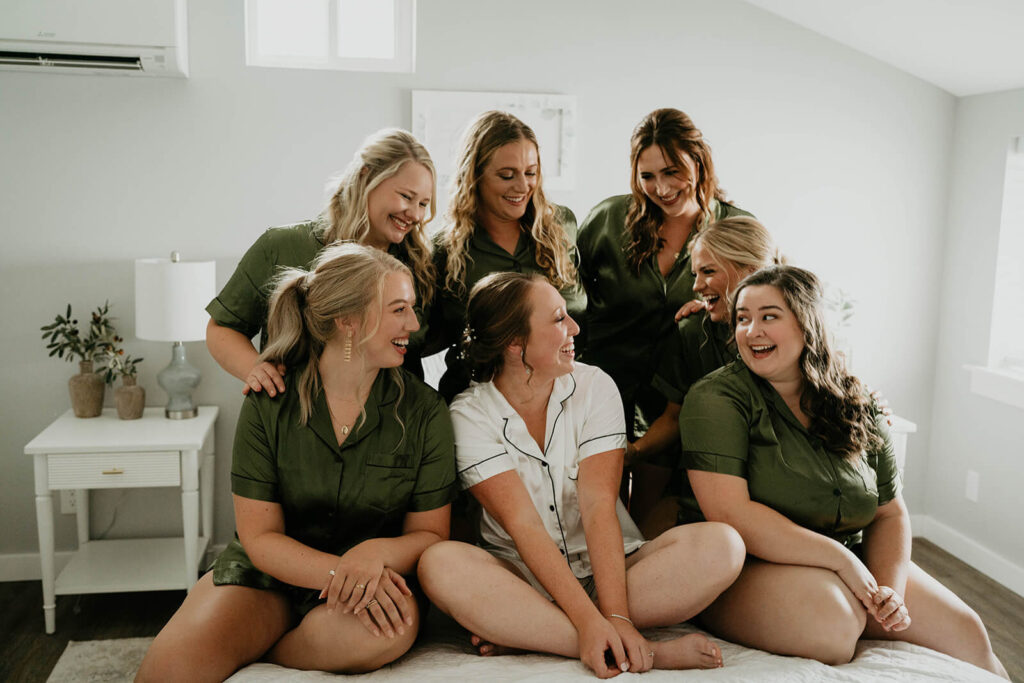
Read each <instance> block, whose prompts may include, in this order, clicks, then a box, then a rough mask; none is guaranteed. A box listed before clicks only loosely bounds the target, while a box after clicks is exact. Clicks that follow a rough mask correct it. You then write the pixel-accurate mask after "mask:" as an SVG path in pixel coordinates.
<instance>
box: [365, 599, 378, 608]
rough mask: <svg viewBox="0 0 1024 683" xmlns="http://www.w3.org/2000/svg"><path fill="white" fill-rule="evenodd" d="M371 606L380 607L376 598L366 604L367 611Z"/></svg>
mask: <svg viewBox="0 0 1024 683" xmlns="http://www.w3.org/2000/svg"><path fill="white" fill-rule="evenodd" d="M370 605H380V603H379V602H377V599H376V598H374V599H373V600H370V602H368V603H366V609H370Z"/></svg>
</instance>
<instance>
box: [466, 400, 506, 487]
mask: <svg viewBox="0 0 1024 683" xmlns="http://www.w3.org/2000/svg"><path fill="white" fill-rule="evenodd" d="M451 416H452V428H453V429H454V431H455V463H456V464H455V466H456V468H457V469H458V472H459V483H460V484H461V486H462V488H464V489H468V488H471V487H473V486H476V485H477V484H479V483H480V482H482V481H485V480H487V479H490V478H491V477H494V476H497V475H499V474H501V473H502V472H508V471H509V470H515V468H516V467H515V462H514V461H513V460H512V458H511V457H510V456H509V454H508V451H507V450H506V449H505V442H504V440H503V439H502V438H501V432H500V430H499V429H498V427H497V425H498V421H499V418H498V417H497V416H494V415H488V414H487V412H486V411H485V410H483V409H482V408H480V407H479V404H470V403H469V402H468V401H457V402H456V403H454V404H453V405H452V409H451Z"/></svg>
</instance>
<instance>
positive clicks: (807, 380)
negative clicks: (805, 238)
mask: <svg viewBox="0 0 1024 683" xmlns="http://www.w3.org/2000/svg"><path fill="white" fill-rule="evenodd" d="M758 285H767V286H770V287H775V288H776V289H777V290H779V292H780V293H781V294H782V298H783V299H784V300H785V302H786V305H787V306H788V307H789V309H790V310H791V311H792V312H793V314H794V315H795V316H796V320H797V323H798V324H799V325H800V329H801V330H802V331H803V335H804V349H803V351H802V352H801V353H800V360H799V364H800V373H801V374H802V375H803V378H804V389H803V394H802V395H801V396H800V408H801V409H802V410H803V411H804V412H805V413H806V414H807V416H808V417H810V419H811V427H810V429H811V431H812V432H814V433H815V434H817V435H818V436H820V437H822V440H823V441H824V443H825V446H826V448H828V449H829V450H830V451H833V452H835V453H840V454H841V455H842V456H843V457H844V458H846V459H847V460H856V459H857V458H859V457H860V455H861V452H862V451H863V450H865V449H869V448H875V447H877V446H879V445H881V437H879V435H878V433H877V431H876V429H875V418H876V416H877V408H876V406H875V404H874V402H873V401H872V399H871V397H870V396H869V395H868V393H867V391H866V389H865V387H864V385H863V384H862V383H861V381H860V380H859V379H857V378H856V377H854V376H853V375H851V374H849V373H848V372H847V371H846V364H845V363H844V361H843V357H842V356H841V355H839V354H837V353H836V352H835V351H833V350H832V348H831V347H830V345H829V335H828V331H827V330H826V327H825V316H824V314H823V312H822V307H821V299H822V288H821V283H820V281H819V280H818V278H817V276H815V275H814V273H812V272H810V271H807V270H804V269H802V268H796V267H794V266H770V267H768V268H763V269H761V270H759V271H757V272H756V273H754V274H752V275H750V276H748V277H746V278H744V279H743V280H742V281H741V282H740V284H739V285H738V286H737V287H736V293H735V295H734V297H733V303H732V306H731V314H730V319H731V321H732V326H733V329H735V328H736V303H735V302H736V301H738V300H739V297H740V293H741V292H742V291H743V290H744V289H745V288H746V287H753V286H758Z"/></svg>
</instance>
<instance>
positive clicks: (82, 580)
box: [25, 406, 217, 633]
mask: <svg viewBox="0 0 1024 683" xmlns="http://www.w3.org/2000/svg"><path fill="white" fill-rule="evenodd" d="M216 419H217V408H216V407H209V406H203V407H200V408H199V416H198V417H195V418H192V419H190V420H168V419H167V418H165V417H164V409H163V408H146V412H145V415H143V417H142V418H141V419H138V420H119V419H118V417H117V413H116V412H115V411H114V410H112V409H107V410H104V411H103V415H102V416H100V417H95V418H89V419H80V418H76V417H75V416H74V414H73V413H72V412H71V411H70V410H69V411H68V412H66V413H64V414H63V415H61V416H60V417H59V418H57V420H56V421H54V422H53V423H52V424H51V425H50V426H49V427H47V428H46V429H44V430H43V431H42V433H40V434H39V436H37V437H36V438H34V439H32V441H30V442H29V443H28V445H27V446H25V454H26V455H31V456H33V457H34V458H35V486H36V520H37V522H38V524H39V558H40V563H41V564H42V574H43V615H44V616H45V619H46V632H47V633H53V632H54V631H55V630H56V614H55V612H54V610H55V608H56V604H55V603H56V596H57V595H77V594H80V593H122V592H131V591H151V590H174V589H185V590H190V589H191V588H192V585H193V584H194V583H195V582H196V577H197V572H198V569H199V562H200V561H201V560H202V557H203V553H204V552H205V550H206V545H207V543H208V542H209V539H210V536H211V534H212V533H213V450H214V439H213V435H214V422H215V421H216ZM151 486H174V487H180V488H181V510H182V520H183V523H184V537H178V538H137V539H136V538H133V539H117V540H110V541H101V540H95V541H92V540H89V498H88V490H89V489H112V488H142V487H151ZM58 489H75V490H76V491H77V492H78V493H77V496H76V504H77V516H78V519H77V521H78V550H77V551H76V552H75V553H74V555H73V556H72V558H71V560H70V562H68V565H67V566H66V567H65V568H64V570H63V571H62V572H61V573H60V576H55V572H54V559H53V558H54V539H53V500H52V498H53V494H52V493H51V492H52V491H54V490H58ZM200 501H201V502H202V506H201V508H202V534H200V533H199V526H200V514H199V512H200Z"/></svg>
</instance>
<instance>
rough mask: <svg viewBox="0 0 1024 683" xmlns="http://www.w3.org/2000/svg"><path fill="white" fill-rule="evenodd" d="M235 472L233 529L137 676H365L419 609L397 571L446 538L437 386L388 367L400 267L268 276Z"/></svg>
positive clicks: (401, 342) (403, 276)
mask: <svg viewBox="0 0 1024 683" xmlns="http://www.w3.org/2000/svg"><path fill="white" fill-rule="evenodd" d="M278 282H279V283H278V286H277V290H276V292H275V294H274V295H273V297H272V299H271V303H270V316H269V319H268V328H269V329H268V331H269V344H268V345H267V348H266V349H265V350H264V351H263V353H262V354H260V362H267V363H272V364H273V363H281V362H284V361H285V360H287V361H288V362H289V363H290V364H291V367H292V369H291V371H290V372H289V373H288V374H287V375H286V376H285V378H284V380H285V383H286V384H285V386H286V387H287V390H286V391H285V392H284V393H283V394H281V395H280V396H278V398H271V397H270V396H269V394H268V392H265V391H264V392H250V393H249V395H248V396H247V397H246V399H245V401H244V403H243V406H242V412H241V415H240V416H239V419H238V429H237V431H236V434H235V444H234V450H233V454H232V465H231V490H232V494H233V499H234V506H235V521H236V527H237V535H236V538H235V540H234V541H233V542H231V543H230V544H229V545H228V547H227V549H226V550H225V551H224V552H223V553H221V555H220V556H219V557H218V558H217V560H216V562H215V563H214V565H213V568H212V570H211V571H209V572H207V573H206V575H204V576H203V577H202V578H201V579H200V580H199V582H198V583H197V584H196V585H195V587H194V588H193V589H192V591H191V592H190V593H189V594H188V596H187V597H186V598H185V602H184V603H183V604H182V606H181V608H180V609H179V610H178V611H177V612H176V613H175V615H174V616H173V617H171V620H170V621H169V622H168V623H167V625H166V626H165V627H164V629H163V630H162V631H161V632H160V634H159V635H158V636H157V637H156V640H155V641H154V642H153V645H152V646H151V647H150V650H149V652H148V653H147V654H146V658H145V660H144V661H143V663H142V667H141V669H140V670H139V674H138V680H140V681H151V680H159V681H170V680H181V681H190V682H194V681H222V680H224V679H225V678H227V677H228V676H230V675H231V674H232V673H233V672H234V671H235V670H237V669H238V668H240V667H242V666H245V665H246V664H248V663H250V662H253V661H256V660H259V659H261V658H262V659H265V660H266V661H269V662H273V663H276V664H280V665H282V666H287V667H291V668H295V669H318V670H323V671H336V672H349V673H356V672H365V671H371V670H374V669H377V668H379V667H380V666H382V665H384V664H386V663H388V662H391V661H394V660H395V659H397V658H398V657H400V656H401V655H402V654H404V653H405V652H406V651H407V650H408V649H409V648H410V647H411V646H412V643H413V641H414V640H415V638H416V633H417V630H418V628H419V620H420V613H419V608H418V606H417V603H416V599H415V598H414V596H413V594H412V591H411V590H410V589H409V587H408V586H407V584H406V582H405V579H404V578H403V575H409V574H411V573H412V572H413V571H414V570H415V567H416V563H417V562H418V560H419V557H420V554H421V553H422V552H423V551H424V550H425V549H426V548H427V547H428V546H430V545H431V544H433V543H435V542H437V541H441V540H444V539H446V538H447V537H448V526H449V519H450V500H451V497H452V493H453V490H454V479H455V464H454V456H453V436H452V429H451V421H450V419H449V416H448V411H447V409H446V407H445V404H444V401H442V400H441V398H440V397H439V396H438V395H437V393H436V392H435V391H433V390H432V389H430V388H429V387H428V386H426V385H425V384H423V383H422V382H421V381H420V380H418V379H417V378H415V377H413V376H412V375H411V374H409V373H408V372H406V371H405V370H403V369H402V368H401V365H402V361H403V359H404V357H405V354H406V346H407V344H408V341H409V336H410V335H411V334H412V333H413V332H415V331H416V330H417V329H418V328H419V324H418V322H417V321H416V316H415V314H414V313H413V305H414V304H415V296H416V295H415V291H414V288H413V280H412V277H411V273H410V271H409V269H408V268H407V267H405V266H404V265H402V264H401V263H400V262H399V261H398V260H397V259H395V258H393V257H391V256H389V255H387V254H385V253H384V252H383V251H380V250H378V249H372V248H369V247H364V246H360V245H357V244H352V243H348V244H341V245H337V246H332V247H328V248H326V249H324V250H323V251H322V252H321V254H320V256H319V257H318V258H317V260H316V261H315V263H314V268H313V270H312V271H311V272H308V273H307V272H306V271H303V270H301V269H289V270H286V271H284V273H283V274H282V275H281V277H280V279H279V281H278Z"/></svg>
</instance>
